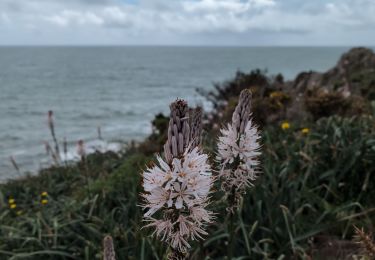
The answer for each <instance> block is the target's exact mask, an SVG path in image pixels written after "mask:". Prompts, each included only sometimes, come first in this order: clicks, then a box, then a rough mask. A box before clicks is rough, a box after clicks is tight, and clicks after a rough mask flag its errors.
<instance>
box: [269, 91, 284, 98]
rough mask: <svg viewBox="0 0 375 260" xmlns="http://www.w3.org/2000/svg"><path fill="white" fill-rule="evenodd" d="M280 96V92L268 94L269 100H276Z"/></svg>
mask: <svg viewBox="0 0 375 260" xmlns="http://www.w3.org/2000/svg"><path fill="white" fill-rule="evenodd" d="M280 96H282V92H280V91H273V92H271V94H270V98H277V97H280Z"/></svg>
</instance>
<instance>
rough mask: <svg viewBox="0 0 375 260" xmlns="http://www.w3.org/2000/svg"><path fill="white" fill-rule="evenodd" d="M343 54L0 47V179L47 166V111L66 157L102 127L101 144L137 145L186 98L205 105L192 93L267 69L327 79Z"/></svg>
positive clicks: (227, 49)
mask: <svg viewBox="0 0 375 260" xmlns="http://www.w3.org/2000/svg"><path fill="white" fill-rule="evenodd" d="M346 50H348V48H238V47H233V48H232V47H223V48H221V47H1V48H0V179H5V178H11V177H15V176H17V175H16V171H15V170H14V169H13V167H12V165H11V163H10V161H9V156H13V157H14V158H15V160H16V161H17V163H18V164H19V166H20V168H21V171H26V170H32V171H35V170H37V169H38V168H39V167H43V165H44V162H45V161H46V155H45V149H44V145H43V142H44V141H46V140H47V141H49V140H50V139H51V138H50V135H49V131H48V128H47V124H46V116H47V111H48V110H53V111H54V113H55V124H56V132H57V136H58V137H59V139H60V140H62V139H63V138H64V137H66V138H67V140H68V142H69V144H70V147H71V149H73V150H74V144H75V143H76V141H77V140H79V139H84V140H85V141H86V142H92V141H94V140H95V139H96V138H97V127H98V126H100V127H101V131H102V136H103V137H104V138H105V139H106V140H115V139H122V140H131V139H141V138H143V137H145V136H146V135H147V134H149V133H150V132H151V124H150V121H151V119H152V118H153V116H154V115H155V114H156V113H158V112H168V104H169V103H170V102H171V101H173V100H174V99H175V98H177V97H179V98H184V99H187V100H188V101H189V103H191V104H196V103H203V99H202V97H200V96H199V95H198V94H197V93H196V91H195V89H196V88H205V89H211V88H212V82H220V81H223V80H226V79H230V78H231V77H233V76H234V74H235V72H236V70H237V69H241V70H243V71H245V72H248V71H250V70H251V69H255V68H261V69H267V70H268V71H269V73H270V74H275V73H278V72H281V73H282V74H284V76H285V77H286V78H288V79H291V78H293V77H295V76H296V74H297V73H299V72H300V71H303V70H305V71H306V70H317V71H325V70H327V69H328V68H330V67H332V66H334V65H335V63H336V61H337V59H338V58H339V57H340V55H341V54H342V53H343V52H344V51H346Z"/></svg>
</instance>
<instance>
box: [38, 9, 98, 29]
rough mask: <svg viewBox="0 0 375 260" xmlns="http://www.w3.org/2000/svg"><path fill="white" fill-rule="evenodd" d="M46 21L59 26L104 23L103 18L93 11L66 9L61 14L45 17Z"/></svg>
mask: <svg viewBox="0 0 375 260" xmlns="http://www.w3.org/2000/svg"><path fill="white" fill-rule="evenodd" d="M45 20H46V21H49V22H51V23H53V24H56V25H59V26H63V27H65V26H68V25H72V24H73V25H102V24H103V23H104V21H103V19H102V18H101V17H99V16H98V15H96V14H95V13H92V12H80V11H74V10H64V11H62V12H61V13H60V14H57V15H52V16H47V17H45Z"/></svg>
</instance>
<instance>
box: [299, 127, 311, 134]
mask: <svg viewBox="0 0 375 260" xmlns="http://www.w3.org/2000/svg"><path fill="white" fill-rule="evenodd" d="M301 132H302V134H305V135H307V134H308V133H309V132H310V129H309V128H307V127H305V128H302V130H301Z"/></svg>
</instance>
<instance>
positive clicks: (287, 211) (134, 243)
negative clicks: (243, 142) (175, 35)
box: [0, 71, 375, 259]
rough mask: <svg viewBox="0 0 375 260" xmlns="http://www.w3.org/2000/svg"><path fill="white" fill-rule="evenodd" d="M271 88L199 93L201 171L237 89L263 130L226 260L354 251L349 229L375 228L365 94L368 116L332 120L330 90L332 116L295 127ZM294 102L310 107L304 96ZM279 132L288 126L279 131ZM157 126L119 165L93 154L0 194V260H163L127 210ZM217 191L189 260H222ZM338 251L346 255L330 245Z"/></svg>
mask: <svg viewBox="0 0 375 260" xmlns="http://www.w3.org/2000/svg"><path fill="white" fill-rule="evenodd" d="M372 76H373V75H372ZM361 77H364V76H363V75H361ZM356 80H357V79H356ZM238 82H240V84H238ZM281 82H282V79H281V78H280V76H279V77H276V78H269V77H266V76H265V75H264V74H263V73H262V72H260V71H255V72H251V73H249V74H245V73H238V74H237V76H236V78H235V79H234V80H232V81H228V82H227V83H224V84H222V85H217V86H216V87H217V90H218V92H216V94H214V93H211V94H210V99H211V100H212V101H213V102H214V104H215V110H214V111H213V112H212V113H210V114H207V115H206V124H205V132H204V149H205V151H207V152H209V153H210V155H211V159H212V162H214V160H213V159H214V158H215V145H216V137H217V133H218V129H219V127H220V126H221V125H219V124H221V123H224V122H226V120H228V119H229V118H230V115H231V113H232V111H233V109H234V106H235V105H236V103H235V100H236V99H237V97H238V94H239V92H240V91H241V90H242V89H244V88H252V92H253V93H254V100H253V107H254V116H255V118H256V120H257V122H258V123H259V124H260V126H261V129H262V137H263V138H262V145H263V148H262V152H263V154H262V158H261V162H262V164H261V165H262V170H263V171H262V174H261V176H260V177H259V179H258V180H257V182H256V183H255V187H254V188H253V189H251V190H249V192H248V193H247V194H246V196H245V198H244V199H243V201H242V202H241V208H240V210H239V211H238V213H239V214H238V215H239V218H238V219H236V220H235V225H234V227H235V238H236V240H235V241H234V245H233V252H232V253H231V255H233V256H234V257H236V258H237V259H300V258H304V257H308V256H310V257H314V259H320V258H318V257H322V258H321V259H341V258H340V257H343V256H347V255H349V254H352V253H355V251H356V246H355V245H356V244H354V242H353V243H352V242H351V239H352V237H353V233H354V229H353V225H356V226H357V227H363V228H364V229H365V230H370V231H372V230H373V227H374V225H375V203H374V199H373V198H374V197H375V179H374V178H375V118H374V116H375V114H374V113H373V112H372V111H375V104H374V101H373V99H371V98H369V97H372V95H366V97H363V100H364V102H365V103H364V104H363V105H364V106H366V107H368V108H369V109H364V110H355V113H354V112H353V109H351V110H350V113H344V112H343V113H341V112H342V110H337V107H338V106H339V107H340V106H341V107H345V108H346V106H347V102H348V100H347V99H345V98H342V97H340V98H337V95H338V94H337V92H335V90H332V91H333V92H332V93H333V94H334V100H335V103H334V104H335V105H334V109H335V110H334V111H331V113H327V114H321V113H320V111H319V113H317V114H314V112H315V110H311V109H310V110H309V109H308V107H309V106H307V109H306V108H305V109H301V110H300V113H301V114H302V115H304V117H303V119H301V117H298V116H297V117H294V116H290V115H291V114H293V113H289V112H291V111H292V110H293V108H294V107H295V103H294V102H291V101H292V100H294V98H295V95H296V93H295V92H294V90H293V89H288V88H282V87H276V85H277V84H279V85H277V86H280V84H281V85H282V84H284V83H281ZM335 84H336V83H335ZM366 93H370V92H366ZM302 94H303V95H305V97H306V99H308V98H309V97H310V96H309V95H310V94H309V93H308V91H307V90H306V91H305V90H304V91H303V92H302ZM303 95H302V96H303ZM324 98H325V99H326V98H329V97H326V96H325V97H324ZM302 101H303V100H302ZM371 102H372V103H371ZM302 103H304V101H303V102H302ZM324 103H326V102H324ZM371 104H372V105H371ZM327 109H328V108H327ZM337 111H340V112H337ZM326 112H327V110H326ZM345 112H346V111H345ZM305 115H307V116H306V117H305ZM285 121H287V122H288V123H289V126H290V127H289V128H284V129H283V128H282V127H281V124H282V123H283V122H285ZM167 122H168V118H166V117H164V116H162V115H158V116H157V117H156V118H155V120H154V121H153V125H154V132H153V134H152V135H150V137H148V138H147V139H146V140H145V141H144V142H142V143H140V144H137V145H132V146H130V147H128V148H127V149H125V151H124V152H123V153H121V154H119V155H117V154H113V153H106V154H99V153H97V154H92V155H89V156H87V158H86V160H84V161H82V162H80V163H77V164H76V165H71V166H66V167H65V166H61V167H52V168H49V169H45V170H43V171H41V172H40V174H39V175H38V176H34V177H31V176H29V177H25V178H22V179H19V180H13V181H10V182H8V183H6V184H1V185H0V259H101V258H102V240H103V238H104V236H106V235H108V234H110V235H111V236H112V237H113V239H114V244H115V249H116V254H117V257H118V259H165V256H166V253H167V252H165V247H164V246H163V245H162V244H161V243H160V242H158V241H157V240H156V239H153V238H152V237H150V232H149V230H147V229H141V227H142V211H141V209H140V207H138V205H139V204H140V203H141V201H140V196H139V193H140V192H142V188H141V176H140V173H141V171H142V169H145V167H147V165H149V164H150V163H151V162H152V160H153V159H154V153H155V152H159V151H161V145H162V144H163V142H164V141H165V134H166V133H165V130H166V126H167ZM219 122H220V123H219ZM87 177H88V181H87ZM87 183H89V185H87ZM217 190H218V191H217V192H216V193H215V194H214V196H213V198H212V202H213V203H212V204H211V206H210V207H211V209H212V210H213V211H215V212H216V213H217V219H216V222H215V223H214V224H213V225H211V226H210V227H208V230H209V236H207V238H206V239H205V241H202V242H197V243H196V244H195V245H194V246H193V248H192V251H191V252H190V257H191V258H192V259H223V258H224V256H226V255H228V254H230V252H228V239H229V233H228V230H227V225H226V215H227V213H226V210H225V208H226V205H225V202H223V201H222V200H221V198H222V193H221V192H220V191H219V185H218V186H217ZM43 192H47V193H48V194H47V195H46V194H45V193H44V194H42V193H43ZM9 200H14V201H9ZM42 200H48V202H46V201H44V204H43V203H42ZM10 202H11V203H10ZM11 205H16V206H15V207H14V208H11ZM326 241H333V243H331V244H333V246H331V247H330V248H327V247H328V243H326ZM343 242H347V243H349V244H350V245H351V247H349V246H346V247H344V248H343V247H340V246H335V245H339V244H340V243H343ZM330 257H331V258H330Z"/></svg>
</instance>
